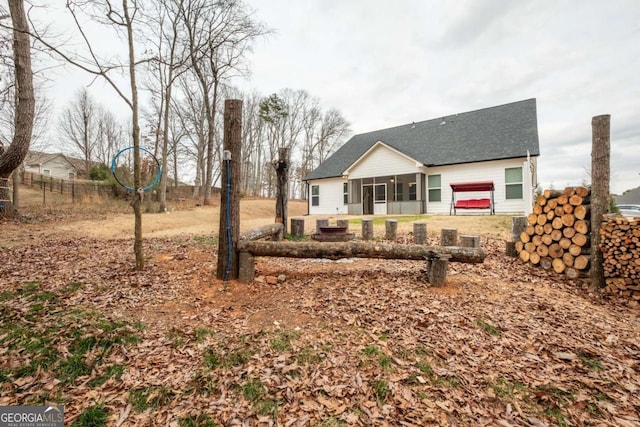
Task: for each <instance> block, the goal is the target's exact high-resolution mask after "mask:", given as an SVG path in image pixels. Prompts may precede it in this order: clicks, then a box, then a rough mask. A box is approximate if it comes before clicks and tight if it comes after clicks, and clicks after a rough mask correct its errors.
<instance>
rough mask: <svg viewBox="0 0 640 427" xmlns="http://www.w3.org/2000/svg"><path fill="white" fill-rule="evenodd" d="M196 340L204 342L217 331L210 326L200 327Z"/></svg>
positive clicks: (197, 330)
mask: <svg viewBox="0 0 640 427" xmlns="http://www.w3.org/2000/svg"><path fill="white" fill-rule="evenodd" d="M195 334H196V342H199V343H201V342H204V341H205V340H206V339H207V338H208V337H212V336H215V334H216V331H214V330H213V329H209V328H198V329H196V332H195Z"/></svg>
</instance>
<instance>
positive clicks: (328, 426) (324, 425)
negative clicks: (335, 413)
mask: <svg viewBox="0 0 640 427" xmlns="http://www.w3.org/2000/svg"><path fill="white" fill-rule="evenodd" d="M348 425H349V424H347V423H345V422H343V421H340V420H339V419H337V418H336V417H330V418H327V419H326V420H324V421H322V422H321V423H320V424H318V427H347V426H348Z"/></svg>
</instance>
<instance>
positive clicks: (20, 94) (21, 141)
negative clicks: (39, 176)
mask: <svg viewBox="0 0 640 427" xmlns="http://www.w3.org/2000/svg"><path fill="white" fill-rule="evenodd" d="M9 13H10V16H11V22H12V26H13V63H14V76H15V85H16V92H15V93H16V96H15V112H16V114H15V127H14V134H13V140H12V142H11V145H9V146H8V147H7V148H5V147H4V144H3V143H2V142H1V141H0V216H8V217H9V216H15V215H16V214H17V211H16V209H15V207H14V206H13V204H12V202H11V200H10V198H9V185H8V178H9V176H10V175H11V173H12V172H13V171H14V170H15V169H17V168H18V167H19V166H20V164H21V163H22V161H23V160H24V158H25V157H26V155H27V152H28V151H29V144H30V143H31V134H32V131H33V121H34V114H35V96H34V89H33V72H32V70H31V45H30V38H29V26H28V23H27V17H26V14H25V10H24V4H23V2H22V0H9ZM4 18H5V19H6V17H4Z"/></svg>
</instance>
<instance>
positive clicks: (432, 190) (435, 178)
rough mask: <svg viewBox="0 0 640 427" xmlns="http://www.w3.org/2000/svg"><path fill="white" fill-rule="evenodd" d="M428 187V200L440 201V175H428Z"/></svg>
mask: <svg viewBox="0 0 640 427" xmlns="http://www.w3.org/2000/svg"><path fill="white" fill-rule="evenodd" d="M428 187H429V201H430V202H441V201H442V177H441V176H440V175H429V176H428Z"/></svg>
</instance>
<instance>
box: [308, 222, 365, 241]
mask: <svg viewBox="0 0 640 427" xmlns="http://www.w3.org/2000/svg"><path fill="white" fill-rule="evenodd" d="M347 228H348V227H342V226H339V225H325V226H322V227H318V229H319V231H320V232H319V233H315V234H312V235H311V238H312V239H313V240H317V241H319V242H347V241H349V240H352V239H353V238H354V237H356V235H355V234H354V233H347Z"/></svg>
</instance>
